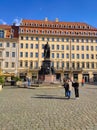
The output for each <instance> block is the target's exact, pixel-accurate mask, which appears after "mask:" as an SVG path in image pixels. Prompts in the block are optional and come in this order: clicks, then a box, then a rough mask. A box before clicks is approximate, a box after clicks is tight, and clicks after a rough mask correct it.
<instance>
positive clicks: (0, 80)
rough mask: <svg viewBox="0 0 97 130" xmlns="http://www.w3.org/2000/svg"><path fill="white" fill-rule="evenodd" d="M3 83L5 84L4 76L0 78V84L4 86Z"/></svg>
mask: <svg viewBox="0 0 97 130" xmlns="http://www.w3.org/2000/svg"><path fill="white" fill-rule="evenodd" d="M4 82H5V79H4V76H0V84H1V85H4Z"/></svg>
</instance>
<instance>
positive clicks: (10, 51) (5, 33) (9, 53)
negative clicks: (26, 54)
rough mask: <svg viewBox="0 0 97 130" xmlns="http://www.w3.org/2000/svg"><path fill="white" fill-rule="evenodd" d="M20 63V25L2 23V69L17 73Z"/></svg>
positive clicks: (0, 49) (7, 72)
mask: <svg viewBox="0 0 97 130" xmlns="http://www.w3.org/2000/svg"><path fill="white" fill-rule="evenodd" d="M17 65H18V27H16V26H9V25H0V69H1V70H2V72H3V73H4V74H10V75H11V74H12V75H14V74H16V73H17Z"/></svg>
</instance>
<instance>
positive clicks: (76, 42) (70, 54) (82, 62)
mask: <svg viewBox="0 0 97 130" xmlns="http://www.w3.org/2000/svg"><path fill="white" fill-rule="evenodd" d="M3 26H7V25H0V44H2V47H1V46H0V49H1V50H0V53H1V52H2V55H1V59H0V66H1V69H2V70H3V72H12V73H14V74H16V75H19V76H20V77H23V76H25V75H29V76H30V77H32V79H35V78H36V79H38V71H39V69H40V68H41V65H42V61H43V60H44V49H43V48H44V45H45V44H46V43H47V41H48V43H49V45H50V52H51V53H50V60H51V61H52V66H54V68H55V72H56V78H57V80H62V79H63V78H64V77H65V78H68V77H70V76H71V75H72V76H73V79H75V78H76V79H78V81H79V82H81V80H82V78H84V79H85V82H97V28H95V27H92V26H90V25H88V24H86V23H81V22H60V21H59V20H58V19H56V20H55V21H49V20H48V19H47V18H45V20H25V19H23V20H22V22H21V24H20V26H18V27H17V26H15V25H12V26H10V27H9V26H7V28H6V27H5V28H4V27H3ZM8 28H10V29H9V30H10V33H9V35H10V36H9V37H6V36H7V35H8ZM2 35H3V36H2ZM8 43H10V46H9V45H8ZM7 52H9V54H8V53H7ZM8 62H9V64H8ZM8 65H9V66H8ZM6 66H7V68H6Z"/></svg>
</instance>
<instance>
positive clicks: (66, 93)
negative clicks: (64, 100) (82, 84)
mask: <svg viewBox="0 0 97 130" xmlns="http://www.w3.org/2000/svg"><path fill="white" fill-rule="evenodd" d="M64 89H65V97H68V95H69V84H68V80H65V79H64Z"/></svg>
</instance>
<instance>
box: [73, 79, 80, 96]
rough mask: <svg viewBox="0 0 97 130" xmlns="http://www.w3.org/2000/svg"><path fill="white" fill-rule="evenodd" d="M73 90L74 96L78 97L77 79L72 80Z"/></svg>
mask: <svg viewBox="0 0 97 130" xmlns="http://www.w3.org/2000/svg"><path fill="white" fill-rule="evenodd" d="M72 86H73V87H74V91H75V97H76V98H79V83H78V81H77V80H75V81H74V82H73V85H72Z"/></svg>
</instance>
